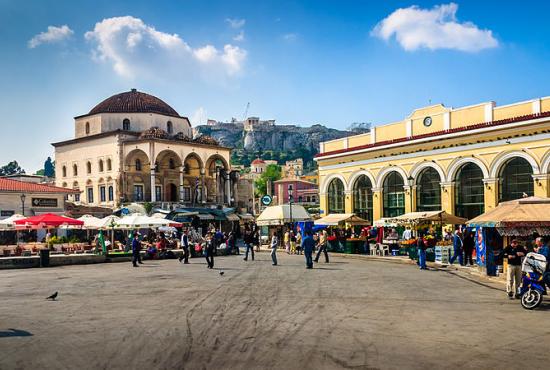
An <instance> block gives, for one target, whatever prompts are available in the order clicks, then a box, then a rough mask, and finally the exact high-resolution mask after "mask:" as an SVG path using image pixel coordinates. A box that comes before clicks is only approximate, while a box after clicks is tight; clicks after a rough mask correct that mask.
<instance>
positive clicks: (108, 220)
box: [95, 215, 120, 230]
mask: <svg viewBox="0 0 550 370" xmlns="http://www.w3.org/2000/svg"><path fill="white" fill-rule="evenodd" d="M119 220H120V217H117V216H114V215H111V216H107V217H103V218H100V219H98V220H97V222H96V224H95V227H96V229H101V230H105V229H111V228H113V227H115V226H116V225H117V224H118V221H119Z"/></svg>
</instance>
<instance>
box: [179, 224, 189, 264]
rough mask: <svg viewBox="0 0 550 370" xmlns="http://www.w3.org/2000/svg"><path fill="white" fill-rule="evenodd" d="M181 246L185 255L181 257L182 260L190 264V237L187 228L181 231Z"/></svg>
mask: <svg viewBox="0 0 550 370" xmlns="http://www.w3.org/2000/svg"><path fill="white" fill-rule="evenodd" d="M181 248H182V249H183V256H181V257H180V262H181V261H183V263H185V264H188V263H189V237H188V235H187V230H183V232H182V233H181Z"/></svg>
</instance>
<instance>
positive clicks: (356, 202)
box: [353, 175, 372, 222]
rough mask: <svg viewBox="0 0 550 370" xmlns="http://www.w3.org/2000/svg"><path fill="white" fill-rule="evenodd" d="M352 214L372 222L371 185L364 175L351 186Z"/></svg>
mask: <svg viewBox="0 0 550 370" xmlns="http://www.w3.org/2000/svg"><path fill="white" fill-rule="evenodd" d="M353 213H355V214H356V215H357V216H359V217H361V218H364V219H365V220H370V221H371V222H372V183H371V181H370V179H369V178H368V177H367V176H365V175H361V176H359V178H357V180H356V181H355V184H353Z"/></svg>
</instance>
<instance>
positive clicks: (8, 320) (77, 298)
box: [0, 252, 550, 369]
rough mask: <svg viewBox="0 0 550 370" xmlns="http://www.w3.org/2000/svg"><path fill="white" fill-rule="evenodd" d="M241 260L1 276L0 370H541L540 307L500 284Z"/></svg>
mask: <svg viewBox="0 0 550 370" xmlns="http://www.w3.org/2000/svg"><path fill="white" fill-rule="evenodd" d="M241 257H242V256H240V257H239V256H231V257H220V258H217V259H216V269H215V270H208V269H207V268H206V267H205V266H206V265H205V262H204V260H203V259H192V260H191V264H190V265H182V264H180V263H179V262H178V261H177V260H165V261H154V262H146V264H145V265H143V266H141V267H139V268H132V267H131V264H130V263H116V264H115V263H113V264H100V265H88V266H67V267H59V268H49V269H28V270H9V271H2V272H0V312H1V316H0V369H12V368H22V369H45V368H55V369H94V368H105V369H106V368H114V369H156V368H158V369H174V368H185V369H226V368H235V369H245V368H246V369H256V368H258V369H260V368H265V369H334V368H381V369H416V368H418V369H434V368H447V369H455V368H472V369H474V368H476V369H497V368H498V369H512V368H518V369H519V368H522V369H526V368H528V369H542V368H547V366H548V360H549V357H548V351H547V344H548V343H549V342H550V319H549V315H550V300H549V301H548V302H547V303H544V304H543V306H542V307H541V308H540V309H539V310H536V311H532V312H530V311H526V310H524V309H522V308H521V306H520V304H519V301H517V300H513V301H509V300H508V299H506V298H505V293H504V292H503V290H502V289H503V287H502V284H494V283H492V282H483V281H479V280H476V279H473V278H471V277H468V276H466V275H461V274H459V273H457V272H456V271H450V272H447V271H442V270H439V271H434V270H432V271H420V270H418V269H417V268H416V266H413V265H407V264H398V263H387V262H382V261H373V260H362V259H353V258H342V257H336V256H332V257H333V258H332V260H331V263H330V264H324V263H320V264H318V265H316V268H315V269H313V270H306V269H305V264H304V261H303V256H288V255H286V253H284V252H283V253H279V262H280V264H279V266H276V267H273V266H271V260H270V257H269V255H268V254H267V253H259V254H257V258H256V261H254V262H252V261H248V262H244V261H243V260H242V258H241ZM222 270H223V271H224V275H220V273H219V272H220V271H222ZM55 291H58V292H59V299H58V300H57V301H55V302H51V301H46V300H45V299H44V298H45V297H46V296H48V295H50V294H51V293H53V292H55Z"/></svg>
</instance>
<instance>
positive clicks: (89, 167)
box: [86, 162, 92, 174]
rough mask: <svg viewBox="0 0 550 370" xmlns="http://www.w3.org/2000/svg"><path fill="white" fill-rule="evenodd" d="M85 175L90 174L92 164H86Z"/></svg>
mask: <svg viewBox="0 0 550 370" xmlns="http://www.w3.org/2000/svg"><path fill="white" fill-rule="evenodd" d="M86 173H88V174H90V173H92V163H91V162H87V163H86Z"/></svg>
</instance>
